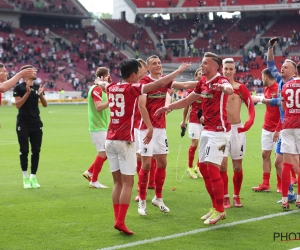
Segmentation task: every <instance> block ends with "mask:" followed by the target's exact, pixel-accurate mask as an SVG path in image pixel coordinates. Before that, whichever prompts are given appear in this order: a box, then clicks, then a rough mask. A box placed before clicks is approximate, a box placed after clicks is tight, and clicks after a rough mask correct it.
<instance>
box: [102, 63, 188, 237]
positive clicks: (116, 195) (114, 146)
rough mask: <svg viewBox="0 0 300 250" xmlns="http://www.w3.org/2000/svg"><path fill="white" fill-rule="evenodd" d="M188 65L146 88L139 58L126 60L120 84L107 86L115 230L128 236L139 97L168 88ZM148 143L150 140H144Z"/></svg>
mask: <svg viewBox="0 0 300 250" xmlns="http://www.w3.org/2000/svg"><path fill="white" fill-rule="evenodd" d="M188 67H189V64H183V65H181V66H180V67H179V68H178V69H177V70H175V71H174V72H172V73H171V74H169V75H167V76H165V77H163V78H160V79H159V80H157V81H154V82H153V83H151V84H147V85H143V84H141V83H137V82H138V81H139V79H140V68H141V64H140V63H139V62H138V61H137V60H136V59H125V60H123V61H122V62H121V63H120V71H121V75H122V78H123V81H122V82H121V83H111V84H110V85H108V86H107V88H106V90H107V93H108V100H109V109H110V124H109V127H108V133H107V138H106V142H105V150H106V155H107V158H108V161H109V165H110V170H111V172H112V176H113V180H114V187H113V192H112V201H113V208H114V215H115V225H114V228H115V229H117V230H119V231H122V232H124V233H126V234H133V232H132V231H130V230H129V229H128V228H127V227H126V225H125V217H126V214H127V210H128V207H129V204H130V199H131V193H132V187H133V181H134V174H135V171H136V151H135V145H134V126H133V123H134V113H135V109H136V108H137V97H138V96H140V95H141V94H143V93H148V92H150V91H153V90H155V89H159V88H161V87H163V86H165V85H167V84H168V83H169V82H170V81H171V80H172V79H173V78H174V77H176V76H177V75H178V74H179V73H181V72H183V71H184V70H185V69H186V68H188ZM144 142H145V143H148V142H149V140H148V138H144Z"/></svg>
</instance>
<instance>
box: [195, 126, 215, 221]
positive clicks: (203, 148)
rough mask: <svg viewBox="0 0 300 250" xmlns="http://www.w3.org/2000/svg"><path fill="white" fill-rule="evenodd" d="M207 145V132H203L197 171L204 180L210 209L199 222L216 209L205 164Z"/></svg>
mask: <svg viewBox="0 0 300 250" xmlns="http://www.w3.org/2000/svg"><path fill="white" fill-rule="evenodd" d="M207 143H208V132H207V131H205V130H204V131H203V132H202V134H201V138H200V145H199V150H198V154H199V169H200V172H201V174H202V176H203V180H204V184H205V188H206V190H207V193H208V194H209V196H210V198H211V203H212V207H211V208H210V209H209V211H208V213H207V214H205V215H203V216H202V217H201V220H207V219H208V218H209V217H210V216H211V215H212V214H213V212H214V211H215V207H216V205H215V202H216V200H215V195H214V193H213V190H212V183H211V179H210V175H209V173H208V169H207V163H206V162H205V153H206V145H207Z"/></svg>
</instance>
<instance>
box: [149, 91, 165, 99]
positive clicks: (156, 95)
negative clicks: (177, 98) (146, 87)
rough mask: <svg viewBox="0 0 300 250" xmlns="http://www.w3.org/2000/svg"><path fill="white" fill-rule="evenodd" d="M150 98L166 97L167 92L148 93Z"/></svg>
mask: <svg viewBox="0 0 300 250" xmlns="http://www.w3.org/2000/svg"><path fill="white" fill-rule="evenodd" d="M148 98H166V93H163V92H159V93H155V94H150V95H148Z"/></svg>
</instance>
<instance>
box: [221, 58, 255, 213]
mask: <svg viewBox="0 0 300 250" xmlns="http://www.w3.org/2000/svg"><path fill="white" fill-rule="evenodd" d="M235 72H236V69H235V63H234V60H233V59H232V58H226V59H224V60H223V76H225V77H227V78H228V80H229V82H230V84H231V85H232V87H233V90H234V93H233V94H232V95H231V96H230V98H228V102H227V108H226V110H227V117H228V120H229V122H230V124H231V130H232V134H231V138H230V142H229V147H228V150H229V153H230V156H231V159H232V166H233V188H234V193H233V204H234V206H235V207H242V206H243V205H242V203H241V201H240V191H241V186H242V181H243V168H242V161H243V157H244V155H245V150H246V135H245V132H246V131H248V130H249V129H250V128H251V126H252V125H253V123H254V117H255V110H254V105H253V102H252V100H251V97H250V94H249V91H248V89H247V87H246V86H245V85H244V84H242V83H240V82H237V81H235V80H234V75H235ZM242 102H244V103H245V105H246V107H247V109H248V121H246V123H245V125H244V126H243V124H242V122H241V107H242ZM227 162H228V157H224V158H223V162H222V164H221V168H220V171H221V176H222V179H223V182H224V207H225V208H230V206H231V205H230V199H229V194H228V175H227V168H228V165H227Z"/></svg>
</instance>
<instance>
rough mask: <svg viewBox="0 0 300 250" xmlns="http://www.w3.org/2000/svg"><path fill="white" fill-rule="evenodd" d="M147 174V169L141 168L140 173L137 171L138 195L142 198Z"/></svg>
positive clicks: (144, 193)
mask: <svg viewBox="0 0 300 250" xmlns="http://www.w3.org/2000/svg"><path fill="white" fill-rule="evenodd" d="M148 175H149V171H148V170H145V169H143V168H141V170H140V173H139V197H140V198H141V199H142V200H146V195H147V193H146V189H147V183H148Z"/></svg>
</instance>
